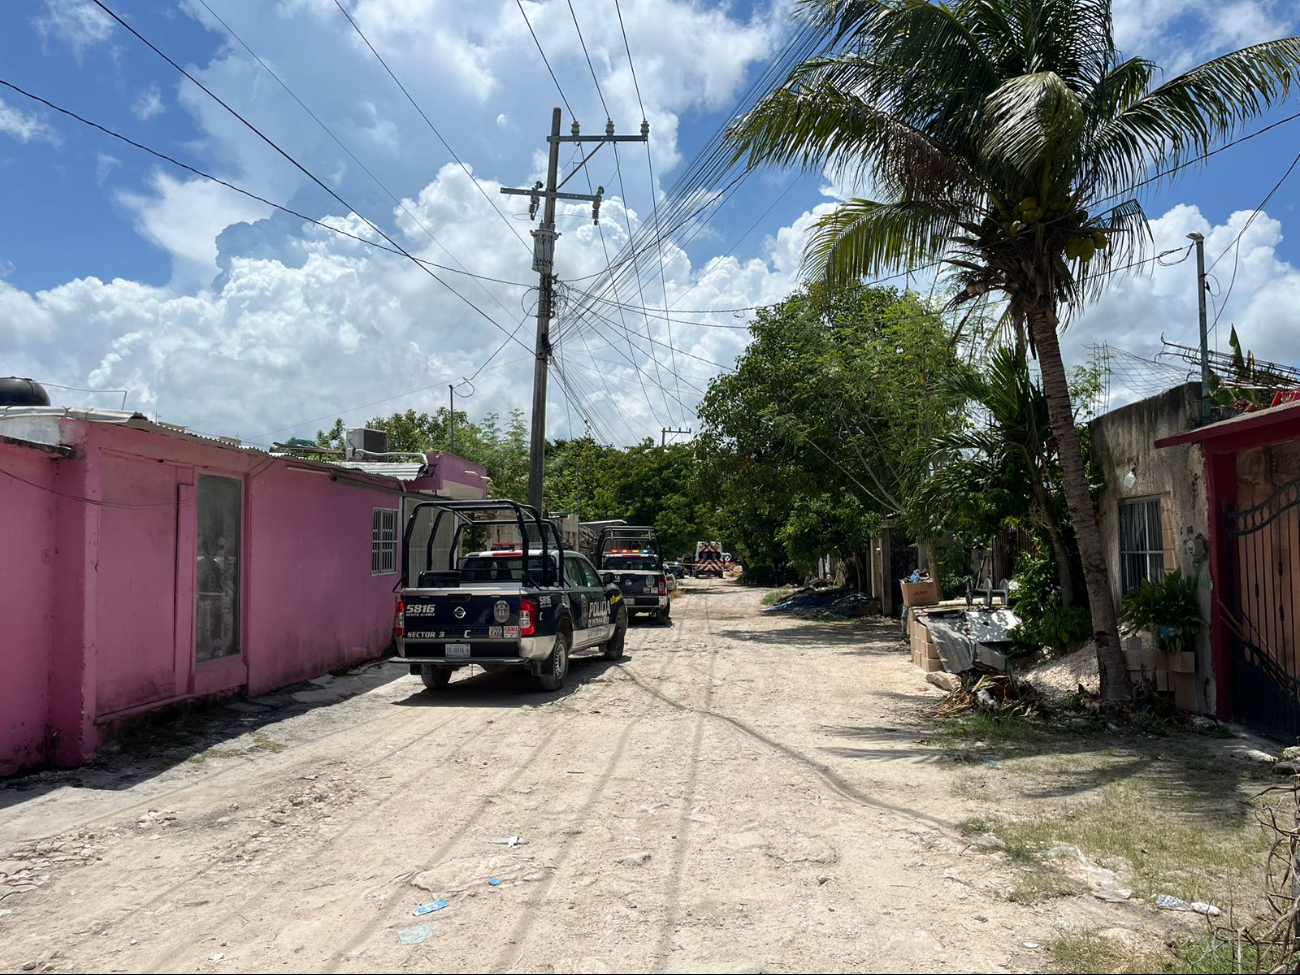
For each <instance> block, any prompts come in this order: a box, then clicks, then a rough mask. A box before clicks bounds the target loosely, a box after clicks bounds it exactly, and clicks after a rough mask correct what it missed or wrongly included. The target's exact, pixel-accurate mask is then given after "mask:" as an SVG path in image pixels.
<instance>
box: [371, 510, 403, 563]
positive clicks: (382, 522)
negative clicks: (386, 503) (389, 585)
mask: <svg viewBox="0 0 1300 975" xmlns="http://www.w3.org/2000/svg"><path fill="white" fill-rule="evenodd" d="M370 574H371V575H372V576H391V575H396V574H397V509H396V508H375V509H374V512H373V514H372V516H371V519H370Z"/></svg>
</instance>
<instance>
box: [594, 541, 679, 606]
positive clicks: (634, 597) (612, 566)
mask: <svg viewBox="0 0 1300 975" xmlns="http://www.w3.org/2000/svg"><path fill="white" fill-rule="evenodd" d="M596 562H597V564H598V565H599V566H600V569H601V578H602V579H604V580H605V581H606V582H609V583H612V584H613V585H616V586H618V588H619V591H620V592H621V593H622V594H623V600H624V602H625V603H626V604H627V613H628V616H629V617H631V616H636V615H637V614H638V613H646V614H648V615H651V616H654V618H655V619H657V620H658V621H659V622H660V623H663V624H665V625H667V624H668V623H669V622H670V619H671V615H672V611H673V610H672V602H671V600H670V599H669V596H668V589H669V582H668V571H667V569H665V568H664V561H663V555H662V553H661V552H660V550H659V536H658V535H657V534H656V533H655V530H654V528H652V527H650V526H649V525H617V526H615V527H612V528H606V529H604V530H602V531H601V533H600V538H599V540H598V541H597V542H596Z"/></svg>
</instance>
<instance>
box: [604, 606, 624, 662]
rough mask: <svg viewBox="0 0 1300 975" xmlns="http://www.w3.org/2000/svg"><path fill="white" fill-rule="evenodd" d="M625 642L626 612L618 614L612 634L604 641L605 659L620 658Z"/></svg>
mask: <svg viewBox="0 0 1300 975" xmlns="http://www.w3.org/2000/svg"><path fill="white" fill-rule="evenodd" d="M626 643H627V613H626V612H622V613H619V614H618V623H617V624H615V626H614V635H613V636H611V637H610V638H609V640H608V641H607V642H606V643H605V659H606V660H622V659H623V647H624V645H625V644H626Z"/></svg>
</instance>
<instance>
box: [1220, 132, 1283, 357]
mask: <svg viewBox="0 0 1300 975" xmlns="http://www.w3.org/2000/svg"><path fill="white" fill-rule="evenodd" d="M1296 166H1300V154H1297V155H1296V157H1295V158H1294V159H1292V160H1291V165H1290V166H1288V167H1287V169H1286V172H1284V173H1283V174H1282V178H1281V179H1279V180H1278V181H1277V182H1276V183H1275V184H1274V185H1273V188H1272V189H1271V190H1269V191H1268V193H1267V194H1266V195H1265V196H1264V199H1263V200H1261V201H1260V204H1259V206H1257V207H1255V210H1254V212H1253V213H1251V215H1250V217H1249V219H1247V221H1246V222H1245V224H1244V225H1243V226H1242V228H1241V230H1240V232H1238V234H1237V236H1236V238H1235V239H1234V240H1233V242H1232V243H1231V244H1229V245H1228V246H1227V247H1225V248H1224V249H1223V251H1222V252H1221V253H1220V254H1219V256H1218V257H1216V258H1215V259H1214V263H1213V264H1211V265H1210V268H1209V270H1211V271H1213V270H1214V269H1215V268H1216V267H1218V266H1219V262H1220V261H1221V260H1223V258H1224V255H1225V254H1227V253H1228V251H1230V250H1231V251H1234V255H1233V258H1232V277H1231V279H1230V280H1229V281H1228V288H1227V291H1226V292H1224V295H1223V301H1222V302H1221V303H1219V305H1218V310H1217V312H1216V313H1215V316H1214V324H1213V325H1212V326H1210V330H1211V331H1213V330H1214V329H1216V328H1218V327H1219V318H1220V316H1222V315H1223V310H1224V309H1225V308H1226V307H1227V306H1228V299H1229V298H1231V297H1232V289H1233V288H1234V287H1235V286H1236V284H1237V268H1238V265H1239V264H1240V261H1241V239H1242V238H1243V237H1245V236H1246V231H1247V230H1249V229H1250V226H1251V224H1253V223H1254V222H1255V219H1256V218H1257V217H1258V216H1259V215H1260V214H1261V213H1263V212H1264V207H1266V206H1268V204H1269V203H1270V202H1271V201H1272V199H1273V197H1274V196H1276V195H1277V191H1278V190H1280V189H1281V188H1282V184H1283V183H1285V182H1286V181H1287V180H1288V179H1290V178H1291V174H1292V173H1294V172H1295V169H1296Z"/></svg>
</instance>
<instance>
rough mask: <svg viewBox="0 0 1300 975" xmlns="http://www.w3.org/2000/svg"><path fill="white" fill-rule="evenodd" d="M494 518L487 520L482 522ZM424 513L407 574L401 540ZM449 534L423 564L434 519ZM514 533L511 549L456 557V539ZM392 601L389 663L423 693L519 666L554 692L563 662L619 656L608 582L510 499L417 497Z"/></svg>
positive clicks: (622, 633) (616, 607)
mask: <svg viewBox="0 0 1300 975" xmlns="http://www.w3.org/2000/svg"><path fill="white" fill-rule="evenodd" d="M494 515H495V516H499V517H492V516H494ZM429 516H432V518H433V525H432V527H431V528H430V529H429V531H428V541H427V543H426V545H425V548H424V552H423V558H422V559H420V560H419V561H420V562H421V563H422V564H423V565H424V568H423V569H422V570H420V571H418V572H416V573H415V578H414V579H411V578H409V576H410V575H411V573H412V569H411V564H412V561H413V559H412V558H411V539H412V536H413V534H414V532H415V530H416V528H417V525H419V524H420V522H421V520H422V519H424V518H427V517H429ZM446 516H450V518H451V522H450V523H451V524H452V525H454V530H452V531H451V532H450V534H451V541H450V544H449V545H448V546H447V552H448V554H447V562H448V566H447V568H445V569H436V568H434V566H433V561H434V547H435V541H436V540H437V539H439V538H443V539H445V538H446V537H447V534H448V533H447V532H443V533H441V534H440V531H439V529H440V528H441V527H442V525H443V524H444V518H445V517H446ZM511 528H513V529H517V533H518V534H517V537H518V538H519V539H521V540H523V541H522V542H521V543H520V544H510V545H507V546H504V547H499V548H490V549H484V550H479V551H472V552H470V553H469V554H466V555H464V556H462V557H460V558H459V560H458V561H456V564H455V565H454V566H453V565H452V564H451V563H452V562H453V560H455V559H456V555H455V553H457V552H458V551H459V550H460V548H461V543H462V541H463V540H466V537H467V536H468V537H469V538H472V537H473V536H474V535H475V534H476V533H480V532H484V531H489V532H490V531H492V530H494V529H511ZM402 565H403V574H402V580H401V583H400V585H401V590H400V595H399V597H398V600H397V616H396V620H395V624H394V633H395V636H396V638H397V656H396V657H395V658H394V661H393V662H394V663H398V664H403V665H406V666H409V667H410V669H411V673H413V674H419V675H420V677H421V678H422V679H423V680H424V686H425V687H427V688H429V689H431V690H440V689H442V688H445V687H446V686H447V684H448V683H449V682H450V681H451V675H452V673H453V672H454V671H456V670H459V669H460V668H462V667H466V666H469V665H470V664H477V665H479V666H481V667H483V668H484V669H485V670H487V671H489V672H499V671H504V670H508V669H511V668H516V667H520V668H522V667H526V668H528V670H529V672H530V673H531V674H533V676H535V677H536V678H537V679H538V680H539V682H540V683H541V686H542V687H543V688H544V689H546V690H548V691H554V690H559V689H560V688H561V687H563V686H564V683H565V680H566V678H567V677H568V673H569V660H570V658H571V657H573V656H575V655H579V654H586V653H592V652H595V653H601V654H603V655H604V657H605V659H607V660H618V659H619V658H621V657H622V656H623V646H624V642H625V640H626V636H627V625H628V611H627V607H626V605H625V602H624V599H623V595H622V593H621V592H620V590H619V587H618V586H616V585H610V584H607V583H605V582H603V581H602V580H601V577H600V574H599V573H597V571H596V568H595V566H593V565H592V564H591V562H590V561H588V559H587V558H586V557H585V556H583V555H581V554H580V553H578V552H574V551H572V550H569V549H566V548H565V547H564V544H563V542H562V540H561V539H560V536H559V532H558V531H556V529H555V526H554V525H553V524H552V523H550V522H547V521H544V520H543V519H542V518H541V517H540V516H539V515H538V513H537V511H536V509H534V508H531V507H529V506H527V505H521V504H519V503H517V502H515V501H426V502H422V503H420V504H417V505H416V506H415V507H414V508H413V509H412V510H411V515H410V519H409V520H408V522H407V524H406V529H405V531H404V532H403V535H402Z"/></svg>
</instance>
